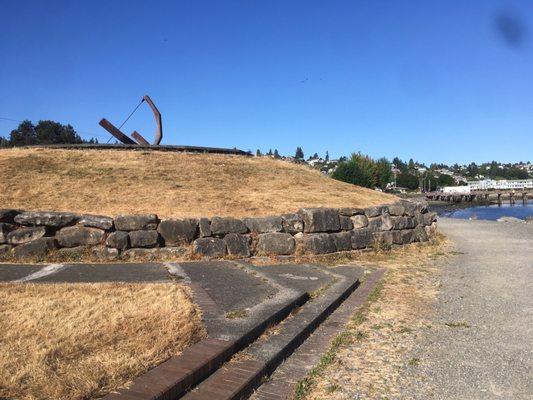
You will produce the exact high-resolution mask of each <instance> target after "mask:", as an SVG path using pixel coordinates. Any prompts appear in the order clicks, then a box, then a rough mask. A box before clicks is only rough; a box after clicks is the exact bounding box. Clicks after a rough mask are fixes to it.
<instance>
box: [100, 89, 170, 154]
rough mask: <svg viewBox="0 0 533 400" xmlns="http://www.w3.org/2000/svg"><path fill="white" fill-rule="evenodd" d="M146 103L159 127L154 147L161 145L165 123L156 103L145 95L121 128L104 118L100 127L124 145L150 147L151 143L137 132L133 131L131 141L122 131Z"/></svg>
mask: <svg viewBox="0 0 533 400" xmlns="http://www.w3.org/2000/svg"><path fill="white" fill-rule="evenodd" d="M144 102H146V103H147V104H148V106H150V108H151V109H152V112H153V114H154V118H155V123H156V125H157V129H156V131H155V137H154V141H153V143H152V146H159V144H160V143H161V139H163V122H162V120H161V113H160V112H159V110H158V109H157V107H156V106H155V104H154V102H153V101H152V99H151V98H150V96H148V95H145V96H144V97H143V98H142V100H141V102H140V103H139V104H138V105H137V107H135V109H134V110H133V111H132V112H131V114H130V115H129V116H128V118H126V120H125V121H124V122H123V123H122V125H120V127H118V128H117V127H116V126H115V125H113V124H112V123H111V122H109V121H108V120H107V119H105V118H102V120H101V121H100V126H101V127H102V128H104V129H105V130H106V131H108V132H109V133H110V134H111V135H113V136H114V137H115V138H117V139H118V140H120V141H121V142H122V143H123V144H130V145H141V146H150V143H148V141H147V140H146V139H145V138H144V137H143V136H142V135H141V134H140V133H139V132H137V131H133V133H132V134H131V136H132V138H133V139H131V138H130V137H129V136H128V135H126V134H124V133H123V132H122V131H121V130H120V129H121V128H122V127H123V126H124V124H125V123H126V122H127V121H128V119H130V117H131V116H132V115H133V114H134V113H135V111H137V109H138V108H139V107H140V105H141V104H142V103H144Z"/></svg>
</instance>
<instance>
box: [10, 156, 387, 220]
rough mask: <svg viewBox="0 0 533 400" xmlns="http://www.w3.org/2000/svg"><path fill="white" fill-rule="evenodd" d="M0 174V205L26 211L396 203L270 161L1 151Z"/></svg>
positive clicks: (282, 209)
mask: <svg viewBox="0 0 533 400" xmlns="http://www.w3.org/2000/svg"><path fill="white" fill-rule="evenodd" d="M0 170H2V180H0V204H3V205H4V206H5V207H13V208H21V209H25V210H49V211H73V212H80V213H94V214H104V215H116V214H120V213H156V214H158V215H160V216H163V217H171V216H174V217H198V216H207V217H210V216H213V215H221V216H235V217H242V216H256V215H257V216H260V215H262V216H265V215H272V214H282V213H286V212H294V211H296V210H298V209H299V208H301V207H367V206H370V205H377V204H383V203H387V202H393V201H395V199H396V197H394V196H391V195H387V194H384V193H380V192H377V191H374V190H369V189H365V188H361V187H358V186H354V185H350V184H347V183H343V182H339V181H336V180H334V179H330V178H328V177H326V176H324V175H322V173H320V172H319V171H316V170H313V169H311V168H309V167H306V166H302V165H297V164H293V163H289V162H285V161H281V160H274V159H271V158H267V157H259V158H256V157H243V156H228V155H216V154H185V153H164V152H138V151H117V150H60V149H4V150H0Z"/></svg>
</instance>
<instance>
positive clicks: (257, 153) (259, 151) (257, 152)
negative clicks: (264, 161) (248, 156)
mask: <svg viewBox="0 0 533 400" xmlns="http://www.w3.org/2000/svg"><path fill="white" fill-rule="evenodd" d="M255 155H256V156H257V157H261V156H262V154H261V150H259V149H257V150H256V152H255Z"/></svg>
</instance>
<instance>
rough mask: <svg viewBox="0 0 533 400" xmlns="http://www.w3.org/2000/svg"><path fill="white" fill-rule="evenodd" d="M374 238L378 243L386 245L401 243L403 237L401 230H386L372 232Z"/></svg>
mask: <svg viewBox="0 0 533 400" xmlns="http://www.w3.org/2000/svg"><path fill="white" fill-rule="evenodd" d="M374 238H375V239H376V240H377V242H378V243H380V244H382V245H386V246H391V245H393V244H403V237H402V232H401V231H386V232H376V233H374Z"/></svg>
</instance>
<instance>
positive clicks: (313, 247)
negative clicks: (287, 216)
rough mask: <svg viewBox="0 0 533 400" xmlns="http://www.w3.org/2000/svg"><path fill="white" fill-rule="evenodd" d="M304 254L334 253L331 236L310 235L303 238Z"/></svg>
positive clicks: (325, 234) (333, 242)
mask: <svg viewBox="0 0 533 400" xmlns="http://www.w3.org/2000/svg"><path fill="white" fill-rule="evenodd" d="M303 246H304V249H305V251H306V252H308V253H311V254H326V253H334V252H335V251H336V250H337V247H336V246H335V240H334V239H333V236H332V235H330V234H328V233H311V234H309V235H305V236H304V238H303Z"/></svg>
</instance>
